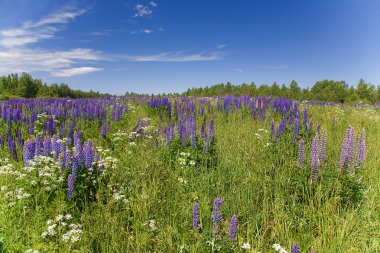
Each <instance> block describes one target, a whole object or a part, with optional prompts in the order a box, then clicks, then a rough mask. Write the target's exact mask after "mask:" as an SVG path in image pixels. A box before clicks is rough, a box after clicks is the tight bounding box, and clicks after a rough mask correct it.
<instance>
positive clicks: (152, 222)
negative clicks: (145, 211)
mask: <svg viewBox="0 0 380 253" xmlns="http://www.w3.org/2000/svg"><path fill="white" fill-rule="evenodd" d="M143 225H144V226H149V228H150V229H151V230H152V231H155V230H157V226H156V220H153V219H151V220H148V221H147V222H145V223H144V224H143Z"/></svg>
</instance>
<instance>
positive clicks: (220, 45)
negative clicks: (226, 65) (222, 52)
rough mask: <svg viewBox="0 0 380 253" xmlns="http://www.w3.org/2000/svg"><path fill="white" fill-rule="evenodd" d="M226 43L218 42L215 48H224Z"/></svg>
mask: <svg viewBox="0 0 380 253" xmlns="http://www.w3.org/2000/svg"><path fill="white" fill-rule="evenodd" d="M226 46H227V45H225V44H219V45H218V46H217V48H218V49H222V48H225V47H226Z"/></svg>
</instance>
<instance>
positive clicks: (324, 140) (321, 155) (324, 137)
mask: <svg viewBox="0 0 380 253" xmlns="http://www.w3.org/2000/svg"><path fill="white" fill-rule="evenodd" d="M326 144H327V133H326V130H325V129H323V131H322V137H321V143H320V148H319V162H320V164H324V163H325V162H326Z"/></svg>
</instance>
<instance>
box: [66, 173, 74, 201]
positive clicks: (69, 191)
mask: <svg viewBox="0 0 380 253" xmlns="http://www.w3.org/2000/svg"><path fill="white" fill-rule="evenodd" d="M74 182H75V176H74V175H73V174H69V175H68V177H67V184H68V187H67V197H68V198H69V199H71V198H72V197H73V193H74Z"/></svg>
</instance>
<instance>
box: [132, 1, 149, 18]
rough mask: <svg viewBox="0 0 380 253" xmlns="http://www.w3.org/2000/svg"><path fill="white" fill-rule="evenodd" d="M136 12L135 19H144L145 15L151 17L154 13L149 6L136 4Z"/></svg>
mask: <svg viewBox="0 0 380 253" xmlns="http://www.w3.org/2000/svg"><path fill="white" fill-rule="evenodd" d="M135 10H136V13H135V17H143V16H145V15H150V14H152V13H153V11H152V9H150V8H149V6H145V5H142V4H136V7H135Z"/></svg>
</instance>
